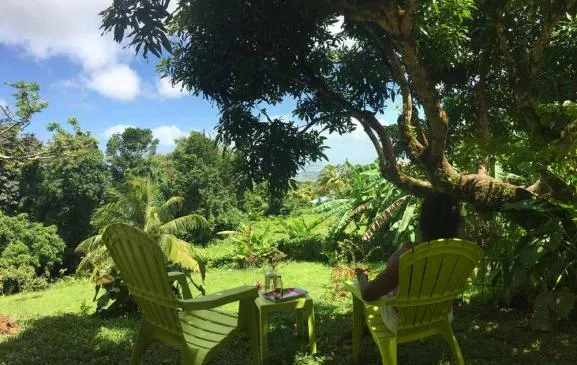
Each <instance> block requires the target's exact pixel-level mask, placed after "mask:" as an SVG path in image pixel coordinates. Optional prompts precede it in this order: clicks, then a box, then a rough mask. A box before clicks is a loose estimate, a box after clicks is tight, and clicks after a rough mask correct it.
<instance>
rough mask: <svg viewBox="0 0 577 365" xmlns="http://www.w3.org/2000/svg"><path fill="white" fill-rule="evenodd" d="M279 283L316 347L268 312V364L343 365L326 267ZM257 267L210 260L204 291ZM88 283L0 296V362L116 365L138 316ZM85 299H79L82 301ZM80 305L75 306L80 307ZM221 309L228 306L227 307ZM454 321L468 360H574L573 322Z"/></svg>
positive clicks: (233, 358)
mask: <svg viewBox="0 0 577 365" xmlns="http://www.w3.org/2000/svg"><path fill="white" fill-rule="evenodd" d="M279 271H280V273H281V274H282V275H283V281H284V282H285V286H287V287H288V286H298V287H303V288H305V289H307V290H309V292H310V293H311V295H312V296H313V297H314V298H315V301H316V308H315V311H316V319H317V324H316V325H317V333H318V346H319V354H317V355H316V356H310V355H308V354H307V351H306V350H307V346H306V340H304V339H301V338H298V337H294V336H293V321H294V318H293V315H292V314H289V313H279V314H277V315H274V316H273V317H272V320H271V322H272V325H271V328H270V335H269V341H270V347H271V349H277V350H279V352H278V354H277V355H276V356H275V357H274V358H273V361H269V363H271V364H272V363H274V364H310V365H320V364H350V363H351V357H350V353H351V349H350V341H349V340H348V338H347V336H346V333H347V331H348V330H350V329H351V327H352V321H351V318H350V317H351V316H350V305H349V304H348V301H343V302H335V301H334V300H330V299H329V297H328V296H327V295H326V294H327V293H329V291H330V287H328V286H327V284H328V282H329V275H330V267H328V266H326V265H323V264H318V263H289V264H286V265H285V266H283V267H281V268H280V270H279ZM262 275H263V271H262V270H229V269H224V268H221V269H211V270H209V272H208V274H207V280H206V287H207V289H208V292H209V293H210V292H215V291H218V290H221V289H225V288H230V287H233V286H236V285H242V284H250V285H252V284H254V282H255V281H256V280H262ZM93 289H94V288H93V286H92V285H91V284H90V283H89V282H86V281H69V282H66V283H59V284H57V285H55V286H53V287H52V288H50V289H48V290H46V291H42V292H36V293H26V294H18V295H13V296H8V297H0V313H1V314H3V315H10V316H14V317H16V318H17V320H18V322H19V324H20V325H21V326H22V327H23V330H22V332H20V333H19V334H17V335H10V336H0V364H2V365H20V364H22V365H24V364H26V365H28V364H99V365H102V364H125V363H128V361H129V359H130V355H131V350H132V346H133V343H134V337H135V335H136V332H137V330H138V326H139V321H140V320H139V318H138V315H128V316H124V317H121V318H115V319H102V318H99V317H97V316H92V315H88V314H87V312H91V311H93V305H92V302H91V300H92V296H93V294H94V291H93ZM83 303H84V305H82V304H83ZM82 307H84V310H82ZM225 309H226V310H233V308H232V307H226V308H225ZM454 329H455V333H456V335H457V338H458V339H459V342H460V344H461V348H462V350H463V354H464V356H465V359H466V362H467V364H479V365H480V364H519V365H521V364H523V365H527V364H574V363H575V359H576V358H577V329H576V328H575V326H574V325H571V324H570V323H567V322H566V323H564V324H561V325H560V326H559V327H558V328H557V330H556V331H555V332H552V333H542V332H533V331H530V330H529V327H528V323H527V316H526V315H525V314H523V313H519V312H515V311H506V310H502V309H499V308H493V307H489V306H486V305H481V304H461V305H460V306H459V308H458V309H457V310H456V317H455V320H454ZM249 360H250V355H249V353H248V347H247V340H246V339H245V338H242V337H239V338H236V339H235V340H233V342H232V343H231V346H230V347H229V348H227V349H226V351H223V352H222V353H221V354H220V355H219V356H218V357H217V358H215V359H214V360H213V361H212V362H211V364H214V365H216V364H225V365H226V364H245V363H248V362H249ZM451 361H452V360H451V355H450V352H449V349H448V347H447V346H446V345H445V344H444V343H443V341H442V340H441V339H440V338H432V339H430V340H426V341H418V342H414V343H409V344H403V345H400V346H399V364H417V365H424V364H437V365H440V364H443V365H444V364H450V363H451ZM178 363H179V354H178V351H175V350H173V349H171V348H169V347H167V346H164V345H162V344H160V343H153V344H152V345H151V346H150V347H149V348H148V350H147V353H146V356H145V357H144V360H143V362H142V364H178ZM361 363H362V364H379V363H380V362H379V357H378V354H377V351H376V347H375V346H374V344H373V343H372V340H371V339H370V336H369V335H368V334H367V335H366V336H365V338H364V342H363V345H362V358H361Z"/></svg>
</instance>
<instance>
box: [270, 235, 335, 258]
mask: <svg viewBox="0 0 577 365" xmlns="http://www.w3.org/2000/svg"><path fill="white" fill-rule="evenodd" d="M277 245H278V249H279V250H281V251H282V252H284V253H286V255H287V256H288V257H289V258H291V259H293V260H299V261H321V262H325V261H327V257H326V256H325V254H324V252H325V251H326V250H327V240H326V237H323V236H320V235H315V236H310V237H297V238H292V239H290V238H283V239H281V240H279V241H278V242H277Z"/></svg>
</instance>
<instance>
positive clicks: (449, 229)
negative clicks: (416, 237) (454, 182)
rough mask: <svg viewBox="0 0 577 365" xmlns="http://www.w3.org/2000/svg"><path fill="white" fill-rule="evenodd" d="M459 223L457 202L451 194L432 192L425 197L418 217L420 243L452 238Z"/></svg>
mask: <svg viewBox="0 0 577 365" xmlns="http://www.w3.org/2000/svg"><path fill="white" fill-rule="evenodd" d="M460 222H461V213H460V211H459V202H458V201H457V198H456V197H455V196H454V195H453V194H450V193H444V192H434V193H429V194H428V195H427V196H425V200H424V201H423V205H422V206H421V214H420V215H419V226H420V230H421V235H422V237H421V239H422V241H432V240H436V239H441V238H454V237H456V236H457V231H458V230H459V224H460Z"/></svg>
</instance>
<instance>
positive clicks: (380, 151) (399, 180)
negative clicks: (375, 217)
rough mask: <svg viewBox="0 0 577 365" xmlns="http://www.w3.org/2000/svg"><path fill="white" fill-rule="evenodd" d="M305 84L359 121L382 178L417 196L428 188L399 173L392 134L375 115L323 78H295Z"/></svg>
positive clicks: (312, 76) (417, 180) (427, 185)
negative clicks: (360, 106)
mask: <svg viewBox="0 0 577 365" xmlns="http://www.w3.org/2000/svg"><path fill="white" fill-rule="evenodd" d="M295 81H298V82H300V83H303V84H304V85H306V86H308V87H312V88H313V89H314V90H315V91H316V92H318V93H319V94H320V95H322V96H323V97H325V98H326V99H327V100H329V101H330V102H331V103H333V104H335V105H336V106H338V107H339V108H341V109H342V110H344V111H345V112H346V113H347V115H348V116H349V117H351V118H355V119H356V120H358V121H359V123H361V125H362V126H363V128H364V130H365V132H367V131H368V132H367V135H368V136H369V138H370V139H371V142H372V143H373V145H374V146H375V149H376V151H377V155H378V157H379V168H380V170H381V173H382V174H383V177H385V178H387V179H388V180H389V181H391V182H392V183H393V184H395V185H396V186H397V187H399V188H401V189H404V190H407V191H409V192H411V193H414V194H417V195H423V194H425V193H426V192H428V191H429V190H430V189H431V184H430V183H429V182H426V181H422V180H419V179H415V178H413V177H410V176H408V175H406V174H404V173H402V172H401V171H400V169H399V166H398V165H397V161H396V156H395V152H394V149H393V143H392V141H391V137H390V135H389V133H388V131H387V129H386V128H385V126H383V125H382V124H381V123H380V122H379V121H378V119H377V118H376V117H375V114H374V113H372V112H369V111H366V110H359V109H357V108H355V107H354V106H352V105H351V103H349V102H348V101H347V100H346V99H345V98H344V97H343V96H342V95H340V94H339V93H337V92H336V91H334V90H333V89H332V88H331V87H330V86H329V85H328V84H327V83H326V81H325V80H324V79H322V78H321V77H318V76H316V75H314V74H313V73H312V72H309V74H308V75H307V80H306V82H303V81H302V80H296V79H295Z"/></svg>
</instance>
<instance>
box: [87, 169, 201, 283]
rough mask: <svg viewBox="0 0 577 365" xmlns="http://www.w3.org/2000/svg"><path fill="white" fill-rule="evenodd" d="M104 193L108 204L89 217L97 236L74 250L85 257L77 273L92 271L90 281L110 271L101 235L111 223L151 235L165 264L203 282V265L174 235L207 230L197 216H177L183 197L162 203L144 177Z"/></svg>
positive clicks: (190, 247) (186, 244) (187, 246)
mask: <svg viewBox="0 0 577 365" xmlns="http://www.w3.org/2000/svg"><path fill="white" fill-rule="evenodd" d="M107 193H108V200H109V201H110V203H108V204H106V205H104V206H102V207H100V208H98V209H96V210H95V211H94V213H93V214H92V219H91V224H92V225H93V226H94V227H95V228H96V229H97V230H98V234H96V235H95V236H92V237H90V238H88V239H86V240H84V241H83V242H81V243H80V244H79V245H78V247H77V248H76V252H80V253H83V254H84V255H85V256H84V257H83V258H82V261H80V264H79V265H78V268H77V272H86V271H89V269H92V279H93V280H96V279H98V278H99V277H100V275H101V274H102V273H108V272H109V270H110V269H111V268H112V266H113V262H112V259H111V258H110V256H109V255H108V252H107V250H106V246H105V245H104V244H103V242H102V234H103V233H104V230H105V229H106V227H108V226H109V225H111V224H114V223H125V224H129V225H131V226H134V227H137V228H140V229H142V230H143V231H144V232H146V233H147V234H148V235H150V237H152V239H153V240H154V241H155V242H156V243H157V244H158V245H159V246H160V248H161V250H162V252H163V253H164V255H165V257H166V260H167V262H170V263H173V264H178V265H180V266H181V267H182V268H183V269H185V270H188V271H191V272H195V273H200V275H201V277H202V278H203V280H204V274H205V268H204V264H203V263H202V262H201V261H199V260H198V259H197V258H196V255H195V254H194V251H193V248H192V246H191V245H190V244H189V243H188V242H185V241H183V240H181V239H180V238H178V237H177V235H178V234H183V233H188V232H195V231H199V230H201V229H204V228H206V227H207V226H208V223H207V221H206V219H204V218H203V217H201V216H199V215H196V214H189V215H184V216H181V217H178V214H179V212H180V211H181V210H182V207H183V203H184V199H183V198H182V197H176V196H175V197H172V198H170V199H168V200H167V201H165V202H162V201H161V199H160V198H159V196H160V194H159V192H158V188H157V186H156V185H155V184H154V183H153V182H152V181H150V180H149V179H144V178H134V179H131V180H130V181H128V182H127V183H126V184H125V185H124V186H123V187H122V188H121V189H116V188H111V189H109V190H108V192H107Z"/></svg>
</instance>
